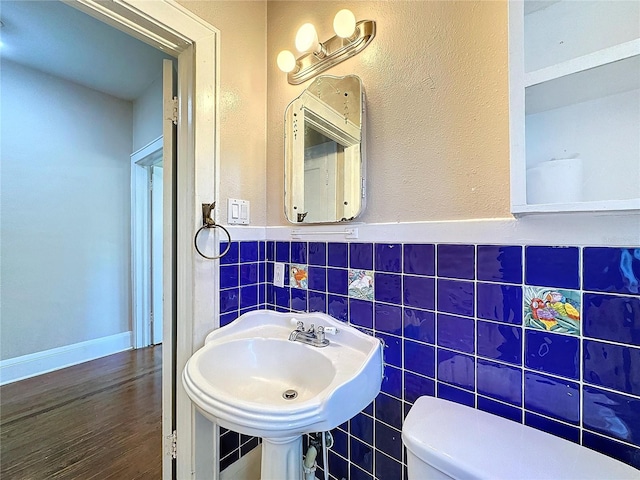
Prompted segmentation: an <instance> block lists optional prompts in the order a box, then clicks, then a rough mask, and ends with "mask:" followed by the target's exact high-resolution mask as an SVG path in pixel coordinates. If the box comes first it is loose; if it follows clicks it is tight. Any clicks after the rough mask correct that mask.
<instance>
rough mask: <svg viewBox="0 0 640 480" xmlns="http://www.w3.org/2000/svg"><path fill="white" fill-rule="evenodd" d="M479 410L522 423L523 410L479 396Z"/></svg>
mask: <svg viewBox="0 0 640 480" xmlns="http://www.w3.org/2000/svg"><path fill="white" fill-rule="evenodd" d="M478 410H482V411H485V412H489V413H492V414H494V415H498V416H499V417H502V418H506V419H507V420H511V421H513V422H517V423H522V409H520V408H516V407H512V406H511V405H506V404H504V403H500V402H496V401H495V400H491V399H490V398H485V397H481V396H478Z"/></svg>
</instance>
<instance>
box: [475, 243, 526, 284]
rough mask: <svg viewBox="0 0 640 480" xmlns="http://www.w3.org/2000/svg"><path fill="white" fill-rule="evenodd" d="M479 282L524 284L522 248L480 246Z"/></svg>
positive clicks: (512, 246) (514, 246)
mask: <svg viewBox="0 0 640 480" xmlns="http://www.w3.org/2000/svg"><path fill="white" fill-rule="evenodd" d="M477 255H478V260H477V262H478V280H488V281H490V282H506V283H522V247H521V246H519V245H518V246H516V245H511V246H505V245H478V253H477Z"/></svg>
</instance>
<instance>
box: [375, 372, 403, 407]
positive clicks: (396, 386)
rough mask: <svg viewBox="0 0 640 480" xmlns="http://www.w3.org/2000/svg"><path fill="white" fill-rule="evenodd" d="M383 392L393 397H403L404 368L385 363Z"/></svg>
mask: <svg viewBox="0 0 640 480" xmlns="http://www.w3.org/2000/svg"><path fill="white" fill-rule="evenodd" d="M380 389H381V391H382V392H384V393H386V394H388V395H391V396H392V397H396V398H400V399H401V398H402V370H401V369H400V368H395V367H392V366H391V365H385V367H384V376H383V378H382V387H381V388H380Z"/></svg>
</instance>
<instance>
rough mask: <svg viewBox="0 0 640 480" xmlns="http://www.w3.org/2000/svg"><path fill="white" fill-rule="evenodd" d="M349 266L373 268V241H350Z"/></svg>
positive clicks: (363, 268)
mask: <svg viewBox="0 0 640 480" xmlns="http://www.w3.org/2000/svg"><path fill="white" fill-rule="evenodd" d="M349 267H350V268H360V269H362V270H373V243H350V244H349Z"/></svg>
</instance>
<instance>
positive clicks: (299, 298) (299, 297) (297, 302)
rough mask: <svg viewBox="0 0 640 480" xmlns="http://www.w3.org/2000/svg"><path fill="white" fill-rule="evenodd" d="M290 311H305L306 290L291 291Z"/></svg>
mask: <svg viewBox="0 0 640 480" xmlns="http://www.w3.org/2000/svg"><path fill="white" fill-rule="evenodd" d="M291 309H292V310H295V311H296V312H305V311H307V290H304V289H302V288H292V289H291Z"/></svg>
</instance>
